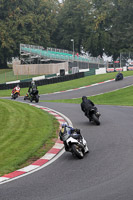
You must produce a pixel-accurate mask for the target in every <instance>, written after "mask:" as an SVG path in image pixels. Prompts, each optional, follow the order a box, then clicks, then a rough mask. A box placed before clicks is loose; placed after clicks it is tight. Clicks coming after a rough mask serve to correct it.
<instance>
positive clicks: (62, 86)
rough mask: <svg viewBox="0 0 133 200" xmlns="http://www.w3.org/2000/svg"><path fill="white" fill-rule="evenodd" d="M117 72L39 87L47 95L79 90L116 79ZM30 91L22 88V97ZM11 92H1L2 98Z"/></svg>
mask: <svg viewBox="0 0 133 200" xmlns="http://www.w3.org/2000/svg"><path fill="white" fill-rule="evenodd" d="M116 74H117V72H113V73H107V74H100V75H93V76H87V77H84V78H80V79H75V80H71V81H65V82H61V83H55V84H49V85H43V86H39V87H38V89H39V94H46V93H53V92H58V91H64V90H69V89H74V88H79V87H82V86H86V85H91V84H94V83H99V82H102V81H106V80H110V79H113V78H115V76H116ZM123 75H124V77H126V76H131V75H133V71H126V72H123ZM27 91H28V88H22V89H21V92H20V93H21V95H22V96H24V95H25V94H26V93H27ZM10 94H11V90H0V97H4V96H10Z"/></svg>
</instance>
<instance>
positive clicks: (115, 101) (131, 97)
mask: <svg viewBox="0 0 133 200" xmlns="http://www.w3.org/2000/svg"><path fill="white" fill-rule="evenodd" d="M89 99H91V100H92V101H93V102H94V103H95V104H99V105H121V106H133V86H130V87H127V88H123V89H119V90H116V91H113V92H108V93H104V94H101V95H96V96H90V97H89ZM42 102H45V101H42ZM47 102H48V100H47ZM49 102H60V103H75V104H80V103H81V98H78V99H60V100H49Z"/></svg>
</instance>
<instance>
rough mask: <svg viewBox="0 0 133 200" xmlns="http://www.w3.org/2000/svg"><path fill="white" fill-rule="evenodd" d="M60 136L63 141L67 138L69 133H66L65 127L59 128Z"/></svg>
mask: <svg viewBox="0 0 133 200" xmlns="http://www.w3.org/2000/svg"><path fill="white" fill-rule="evenodd" d="M61 138H62V141H63V142H64V141H66V140H67V139H68V138H69V134H68V133H67V130H66V127H65V128H62V129H61Z"/></svg>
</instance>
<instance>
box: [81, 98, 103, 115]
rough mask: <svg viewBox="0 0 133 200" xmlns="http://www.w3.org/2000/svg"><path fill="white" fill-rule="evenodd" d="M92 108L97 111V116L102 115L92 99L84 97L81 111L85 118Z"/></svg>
mask: <svg viewBox="0 0 133 200" xmlns="http://www.w3.org/2000/svg"><path fill="white" fill-rule="evenodd" d="M92 108H93V109H95V111H96V113H97V115H98V116H100V113H99V112H98V109H97V107H96V106H95V104H94V103H93V102H92V101H91V100H90V99H87V97H86V96H82V103H81V110H82V111H83V112H84V113H85V116H87V113H88V112H89V111H90V110H91V109H92Z"/></svg>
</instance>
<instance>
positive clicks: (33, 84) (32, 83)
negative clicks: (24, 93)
mask: <svg viewBox="0 0 133 200" xmlns="http://www.w3.org/2000/svg"><path fill="white" fill-rule="evenodd" d="M34 91H37V86H36V84H35V81H32V82H31V85H30V87H29V89H28V93H29V94H30V95H31V94H33V92H34Z"/></svg>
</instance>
